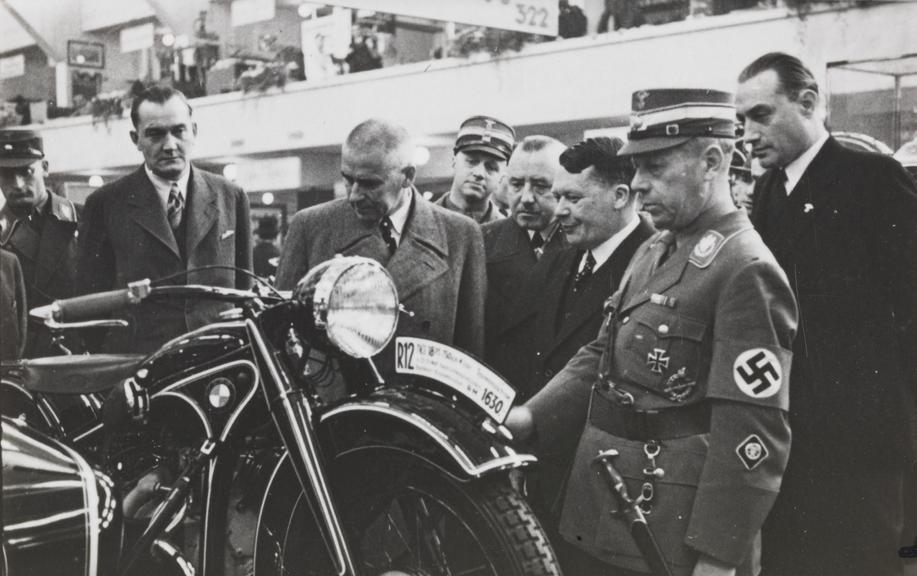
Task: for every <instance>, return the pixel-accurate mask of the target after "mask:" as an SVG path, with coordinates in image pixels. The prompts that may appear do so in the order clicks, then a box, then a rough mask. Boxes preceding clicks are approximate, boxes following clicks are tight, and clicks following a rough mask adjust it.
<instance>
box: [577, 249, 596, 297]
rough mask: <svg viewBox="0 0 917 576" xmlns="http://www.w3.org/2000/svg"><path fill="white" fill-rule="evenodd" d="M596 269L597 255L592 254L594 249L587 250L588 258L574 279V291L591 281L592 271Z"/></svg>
mask: <svg viewBox="0 0 917 576" xmlns="http://www.w3.org/2000/svg"><path fill="white" fill-rule="evenodd" d="M593 270H595V256H593V255H592V250H587V251H586V260H585V262H584V263H583V267H582V268H581V269H580V271H579V272H577V273H576V277H575V278H574V279H573V291H574V292H579V291H580V290H582V289H583V287H584V286H585V285H586V282H588V281H589V278H591V277H592V272H593Z"/></svg>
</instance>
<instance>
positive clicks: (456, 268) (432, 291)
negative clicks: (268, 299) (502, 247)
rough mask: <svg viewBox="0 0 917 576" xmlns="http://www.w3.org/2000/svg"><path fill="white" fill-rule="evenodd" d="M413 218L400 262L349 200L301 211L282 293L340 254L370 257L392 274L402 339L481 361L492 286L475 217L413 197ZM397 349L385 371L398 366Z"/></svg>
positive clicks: (282, 271) (286, 249) (385, 356)
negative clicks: (486, 299)
mask: <svg viewBox="0 0 917 576" xmlns="http://www.w3.org/2000/svg"><path fill="white" fill-rule="evenodd" d="M411 203H412V207H411V214H410V216H409V217H408V220H407V222H406V224H405V227H404V230H403V231H402V235H401V241H400V242H399V244H398V249H397V250H396V251H395V253H394V255H392V256H389V253H388V248H387V246H386V244H385V240H383V239H382V234H381V232H380V230H379V227H378V226H374V225H368V224H365V223H363V222H361V221H360V220H359V219H358V218H357V216H356V214H355V213H354V211H353V209H352V208H351V207H350V205H349V204H348V202H347V200H346V199H344V198H342V199H338V200H332V201H331V202H326V203H325V204H321V205H318V206H313V207H311V208H306V209H305V210H301V211H299V212H297V213H296V215H295V216H293V219H292V221H291V222H290V232H289V234H288V235H287V238H286V240H285V241H284V246H283V252H282V254H281V256H280V264H279V266H278V268H277V287H278V288H279V289H281V290H290V289H292V288H294V287H295V286H296V283H297V282H298V281H299V280H300V279H301V278H302V277H303V276H305V274H306V272H308V271H309V269H311V268H313V267H314V266H316V265H318V264H321V263H322V262H324V261H326V260H330V259H331V258H333V257H334V256H335V254H343V255H344V256H364V257H367V258H372V259H373V260H376V261H377V262H380V263H381V264H383V265H384V266H385V268H386V269H387V270H388V271H389V273H390V274H391V275H392V279H393V280H394V282H395V287H396V288H397V290H398V298H399V299H400V300H401V303H402V304H403V305H404V307H405V308H406V309H407V310H408V311H410V312H412V313H413V316H408V315H407V314H402V315H401V317H400V318H399V320H398V328H397V332H396V335H397V336H414V337H418V338H428V339H430V340H436V341H438V342H442V343H444V344H450V345H453V346H456V347H458V348H461V349H463V350H466V351H468V352H471V353H473V354H476V355H480V354H481V352H482V341H483V332H484V294H485V292H484V291H485V286H486V284H487V278H486V272H485V268H484V243H483V241H482V240H481V231H480V229H479V228H478V226H477V225H476V224H475V223H474V221H473V220H471V219H470V218H466V217H465V216H462V215H460V214H457V213H455V212H450V211H448V210H444V209H442V208H440V207H438V206H434V205H433V204H432V203H430V202H427V201H426V200H424V199H423V198H422V197H421V196H420V195H419V194H418V193H417V191H416V190H413V191H412V196H411ZM393 349H394V348H393V345H392V344H390V345H389V347H388V348H386V350H383V352H381V353H380V356H382V359H381V360H382V361H381V362H380V369H386V368H389V367H390V365H393V364H394V355H393V354H394V353H393V352H392V350H393Z"/></svg>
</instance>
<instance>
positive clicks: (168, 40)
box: [162, 32, 175, 47]
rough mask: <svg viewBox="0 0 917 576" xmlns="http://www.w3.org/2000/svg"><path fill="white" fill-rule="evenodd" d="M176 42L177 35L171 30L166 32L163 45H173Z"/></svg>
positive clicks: (163, 36)
mask: <svg viewBox="0 0 917 576" xmlns="http://www.w3.org/2000/svg"><path fill="white" fill-rule="evenodd" d="M173 44H175V35H174V34H172V33H171V32H166V33H165V34H163V35H162V45H163V46H167V47H168V46H172V45H173Z"/></svg>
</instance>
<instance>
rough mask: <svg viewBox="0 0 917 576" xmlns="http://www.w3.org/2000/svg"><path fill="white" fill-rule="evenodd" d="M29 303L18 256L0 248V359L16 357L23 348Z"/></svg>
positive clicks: (20, 353)
mask: <svg viewBox="0 0 917 576" xmlns="http://www.w3.org/2000/svg"><path fill="white" fill-rule="evenodd" d="M27 314H28V305H27V304H26V293H25V280H24V279H23V278H22V268H21V267H20V266H19V259H18V258H16V255H15V254H13V253H12V252H8V251H6V250H0V333H2V334H0V336H2V338H0V360H17V359H19V358H20V357H22V351H23V349H24V348H25V337H26V325H27Z"/></svg>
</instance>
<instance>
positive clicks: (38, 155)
mask: <svg viewBox="0 0 917 576" xmlns="http://www.w3.org/2000/svg"><path fill="white" fill-rule="evenodd" d="M44 157H45V152H44V145H43V144H42V141H41V136H40V135H39V134H38V132H35V131H34V130H0V167H4V168H18V167H19V166H28V165H29V164H31V163H33V162H35V161H36V160H41V159H42V158H44Z"/></svg>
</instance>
